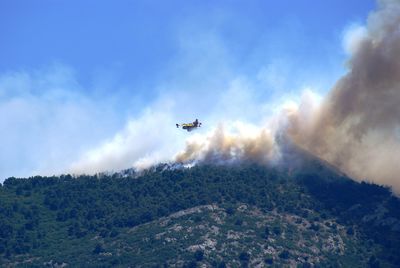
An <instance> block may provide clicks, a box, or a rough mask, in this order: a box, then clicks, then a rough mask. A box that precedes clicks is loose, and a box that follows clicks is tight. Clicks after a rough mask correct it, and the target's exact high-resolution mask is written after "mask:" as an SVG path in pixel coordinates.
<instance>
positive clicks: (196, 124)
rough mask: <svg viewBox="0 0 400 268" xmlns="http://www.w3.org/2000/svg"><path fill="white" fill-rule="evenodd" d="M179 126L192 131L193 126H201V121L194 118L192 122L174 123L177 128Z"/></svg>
mask: <svg viewBox="0 0 400 268" xmlns="http://www.w3.org/2000/svg"><path fill="white" fill-rule="evenodd" d="M180 126H182V129H186V130H187V131H192V130H193V129H195V128H198V127H201V123H200V122H199V120H197V119H196V120H195V121H194V122H193V123H184V124H176V127H177V128H179V127H180Z"/></svg>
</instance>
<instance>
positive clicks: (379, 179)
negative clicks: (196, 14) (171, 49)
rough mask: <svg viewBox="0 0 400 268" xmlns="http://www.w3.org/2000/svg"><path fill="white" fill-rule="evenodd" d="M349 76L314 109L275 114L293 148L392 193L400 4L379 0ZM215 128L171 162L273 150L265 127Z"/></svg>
mask: <svg viewBox="0 0 400 268" xmlns="http://www.w3.org/2000/svg"><path fill="white" fill-rule="evenodd" d="M357 41H358V43H357V46H356V48H355V49H352V51H351V52H352V53H353V54H352V55H351V58H350V60H349V62H348V67H349V71H348V73H347V74H346V75H345V76H344V77H342V78H341V79H340V80H339V81H338V82H337V83H336V85H335V86H334V88H333V89H332V91H331V92H330V94H329V95H328V96H327V97H326V99H325V100H323V102H322V104H321V105H320V106H318V107H316V108H313V107H312V105H311V104H312V101H310V100H307V99H306V101H305V102H304V100H303V103H301V104H300V106H299V107H298V108H297V109H287V110H284V111H283V114H284V115H285V116H284V119H285V120H284V121H285V122H286V123H287V124H285V131H286V133H287V135H288V136H289V137H290V138H291V139H292V141H293V142H294V143H296V144H297V145H299V146H301V147H303V148H304V149H306V150H308V151H310V152H311V153H313V154H315V155H317V156H319V157H321V158H322V159H325V160H326V161H328V162H330V163H331V164H333V165H335V166H337V167H338V168H339V169H341V170H342V171H344V172H345V173H347V174H348V175H350V176H352V177H354V178H356V179H358V180H367V181H373V182H375V183H378V184H384V185H390V186H392V187H393V190H394V191H395V192H397V193H400V1H399V0H382V1H379V8H378V10H377V11H375V12H374V13H372V14H371V15H370V16H369V18H368V23H367V34H366V36H365V37H364V38H361V39H359V40H357ZM228 133H229V132H227V131H225V130H224V129H223V128H221V127H219V128H218V129H217V130H216V131H215V132H214V133H213V134H212V135H211V136H210V137H208V138H204V137H203V138H201V139H198V140H191V141H189V142H187V146H186V149H185V150H184V151H183V152H182V153H180V154H179V155H178V156H177V158H176V159H177V161H179V162H187V161H193V160H207V161H213V162H216V161H223V162H229V161H234V160H237V159H240V160H243V159H245V160H246V159H248V160H256V161H258V162H268V161H271V160H272V159H275V158H276V157H277V155H279V154H277V152H278V151H279V149H277V147H278V145H277V144H276V143H275V142H274V138H273V134H271V132H270V131H268V130H267V129H261V130H258V131H257V134H255V135H250V136H246V135H243V134H241V133H239V134H234V135H232V134H228Z"/></svg>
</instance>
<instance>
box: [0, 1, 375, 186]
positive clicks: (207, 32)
mask: <svg viewBox="0 0 400 268" xmlns="http://www.w3.org/2000/svg"><path fill="white" fill-rule="evenodd" d="M375 6H376V3H375V2H374V1H372V0H347V1H344V0H343V1H339V0H329V1H311V0H298V1H289V0H282V1H267V0H264V1H261V0H260V1H256V0H254V1H253V0H250V1H234V0H232V1H94V0H93V1H91V0H88V1H77V0H76V1H75V0H70V1H62V0H42V1H22V0H3V1H0V36H1V41H0V59H1V60H0V129H1V130H0V131H1V132H0V140H1V141H0V163H1V164H0V165H1V167H0V181H1V180H2V179H4V178H5V177H8V176H13V175H15V176H29V175H33V174H36V173H40V174H52V173H59V172H64V171H66V170H68V167H69V165H70V164H71V163H73V162H74V161H77V159H81V158H82V157H85V153H86V152H87V151H91V150H96V148H97V147H99V146H102V145H104V144H107V143H112V141H115V140H116V139H118V137H120V138H121V137H126V136H127V135H128V136H129V135H130V134H124V133H131V132H130V130H129V129H131V128H135V131H137V130H136V129H137V128H141V126H142V125H146V126H147V125H148V128H146V129H144V130H142V131H141V132H140V133H136V132H135V134H134V135H132V137H130V138H128V140H133V141H132V143H133V144H132V146H134V143H135V142H137V141H138V140H141V139H144V138H143V137H144V136H148V135H149V134H148V132H152V133H153V130H152V126H153V125H154V124H158V123H157V122H158V121H157V120H156V121H154V122H153V121H152V120H154V119H153V118H154V117H155V118H162V117H163V116H164V115H165V114H169V115H170V116H169V117H167V118H164V121H165V122H168V123H171V124H172V123H174V122H175V121H177V120H181V121H185V120H192V118H193V117H199V118H202V119H203V120H204V119H208V120H209V122H213V123H214V122H215V123H217V122H219V121H220V120H226V119H227V118H229V119H231V120H236V119H241V120H246V121H251V122H258V121H260V120H261V119H262V118H261V117H262V116H260V113H259V112H258V111H257V110H255V109H254V110H252V108H251V107H248V106H249V105H248V104H249V103H250V104H253V103H255V104H257V105H258V104H261V103H262V104H268V103H275V102H279V101H280V100H281V99H284V98H287V97H294V96H296V94H299V93H300V92H301V91H302V90H304V88H308V87H310V88H312V89H313V90H315V91H316V92H318V93H319V94H322V95H323V94H325V93H326V92H328V91H329V89H330V87H331V86H332V85H333V84H334V82H335V81H336V80H337V79H338V78H339V77H340V75H341V74H343V73H344V72H345V70H346V69H345V62H346V59H347V57H348V55H347V54H346V52H345V50H344V48H343V44H342V43H343V36H344V32H345V31H346V29H348V28H349V27H352V25H363V24H365V22H366V19H367V16H368V14H369V12H370V11H371V10H373V9H374V8H375ZM244 99H245V100H247V102H243V101H244ZM241 105H242V106H245V107H241V109H238V107H240V106H241ZM257 105H255V106H257ZM250 106H253V105H250ZM264 106H265V105H264ZM264 106H262V107H264ZM257 107H258V106H257ZM263 112H264V113H266V114H267V113H268V112H270V110H268V108H267V109H266V110H265V111H263ZM148 118H150V119H148ZM142 120H145V121H142ZM146 120H147V121H146ZM150 122H152V123H150ZM135 124H136V125H135ZM163 127H164V125H163ZM157 131H158V130H157ZM158 133H159V132H158ZM124 135H125V136H124ZM171 135H172V134H171ZM179 135H181V134H179ZM179 137H180V136H179ZM170 138H171V139H172V136H170ZM122 140H124V138H122ZM134 141H135V142H134ZM174 142H175V141H174ZM174 142H172V143H174ZM164 143H165V140H158V139H157V137H154V139H153V140H146V142H142V144H145V145H146V146H144V145H143V148H142V149H141V150H139V151H135V152H131V151H124V153H123V156H118V157H116V158H115V159H114V158H113V160H112V161H111V160H110V159H108V162H113V163H114V162H115V163H117V162H118V164H115V165H114V166H113V165H111V166H109V167H110V168H115V169H118V168H122V167H125V166H130V165H131V164H132V163H134V162H135V161H136V158H137V157H138V155H139V154H141V155H143V154H148V152H149V151H154V150H156V149H157V148H162V149H163V150H166V151H169V150H172V149H171V148H169V147H168V148H167V147H165V148H164ZM168 143H169V144H170V143H171V142H170V141H169V142H168ZM121 146H122V145H121ZM122 147H123V146H122ZM156 154H157V153H156ZM121 159H124V160H123V161H120V160H121ZM160 159H162V157H160ZM119 161H120V162H119Z"/></svg>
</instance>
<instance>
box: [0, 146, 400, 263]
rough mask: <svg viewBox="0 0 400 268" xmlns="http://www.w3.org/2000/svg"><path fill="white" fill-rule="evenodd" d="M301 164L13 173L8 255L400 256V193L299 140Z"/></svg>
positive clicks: (1, 250) (54, 259)
mask: <svg viewBox="0 0 400 268" xmlns="http://www.w3.org/2000/svg"><path fill="white" fill-rule="evenodd" d="M291 157H292V158H293V159H295V158H297V159H301V161H297V162H296V164H295V165H293V163H294V160H291V161H290V163H292V164H291V165H281V166H277V167H265V166H260V165H257V164H251V163H247V164H240V165H235V166H213V165H199V166H195V167H193V168H190V169H179V168H178V169H176V168H168V166H160V167H159V168H154V169H152V170H149V171H147V172H144V173H143V174H140V175H138V174H134V173H128V174H129V175H126V174H125V175H121V174H114V175H105V174H103V175H98V176H80V177H78V178H73V177H71V176H68V175H67V176H61V177H51V178H44V177H33V178H29V179H15V178H10V179H8V180H6V181H5V182H4V184H3V186H2V187H1V188H0V215H1V218H0V256H1V257H0V262H1V264H2V265H5V266H7V265H17V264H19V265H22V266H34V265H37V266H43V265H48V266H59V265H64V266H65V265H70V266H74V267H75V266H84V267H90V266H96V267H98V266H101V265H104V266H110V265H116V266H117V265H121V266H127V265H128V264H130V265H131V266H138V267H153V266H157V265H164V264H165V265H169V266H176V267H181V266H192V267H194V266H196V265H200V264H203V265H206V266H218V265H219V266H220V267H224V265H227V266H233V267H237V266H246V265H250V266H254V265H256V264H257V263H258V265H260V266H261V267H262V266H268V265H271V263H272V265H279V264H285V265H288V266H294V267H296V265H301V266H304V267H311V266H315V265H322V266H329V265H330V266H332V267H337V266H339V267H349V266H351V267H357V266H358V267H366V266H372V267H379V265H380V266H381V267H396V266H398V265H399V264H400V262H399V256H398V251H397V249H398V248H399V246H400V224H399V223H400V221H399V215H400V202H399V200H398V199H397V198H396V197H394V196H392V195H391V193H390V191H389V190H388V189H386V188H384V187H381V186H377V185H372V184H367V183H357V182H354V181H352V180H350V179H348V178H346V177H345V176H344V175H343V174H340V173H338V172H336V171H335V170H334V169H332V168H331V167H329V166H327V165H325V164H324V163H323V162H321V161H319V160H318V159H316V158H313V157H310V156H306V155H303V152H301V151H292V153H291Z"/></svg>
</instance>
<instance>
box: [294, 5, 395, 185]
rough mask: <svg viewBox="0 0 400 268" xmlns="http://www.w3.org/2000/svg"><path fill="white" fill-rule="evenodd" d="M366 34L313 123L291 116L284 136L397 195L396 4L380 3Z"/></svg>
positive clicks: (345, 170)
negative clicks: (387, 186) (346, 71)
mask: <svg viewBox="0 0 400 268" xmlns="http://www.w3.org/2000/svg"><path fill="white" fill-rule="evenodd" d="M367 31H368V35H367V36H366V37H365V38H364V39H362V40H360V43H359V44H358V46H357V49H356V50H355V51H354V52H353V53H354V54H353V55H352V57H351V59H350V61H349V71H348V73H347V74H346V75H345V76H344V77H342V78H341V79H340V80H339V81H338V82H337V84H336V85H335V87H334V88H333V90H332V91H331V92H330V94H329V96H328V97H327V98H326V99H325V100H324V102H323V103H322V105H321V107H320V109H319V110H318V111H317V113H316V114H315V117H314V118H313V120H312V122H305V120H304V118H302V117H301V116H299V114H298V113H292V114H291V115H290V118H289V122H290V123H289V127H288V133H289V135H290V137H291V138H292V139H293V140H294V141H295V142H296V143H297V144H299V145H300V146H302V147H304V148H306V149H307V150H309V151H311V152H312V153H314V154H316V155H318V156H320V157H321V158H324V159H325V160H327V161H328V162H330V163H332V164H334V165H336V166H337V167H339V168H340V169H341V170H343V171H344V172H346V173H348V174H349V175H351V176H353V177H355V178H357V179H360V180H368V181H374V182H376V183H380V184H386V185H391V186H393V188H394V190H395V191H396V192H400V131H399V129H400V1H398V0H385V1H380V2H379V9H378V11H376V12H374V13H372V14H371V15H370V16H369V18H368V24H367ZM304 124H307V125H308V126H309V127H303V125H304Z"/></svg>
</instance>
